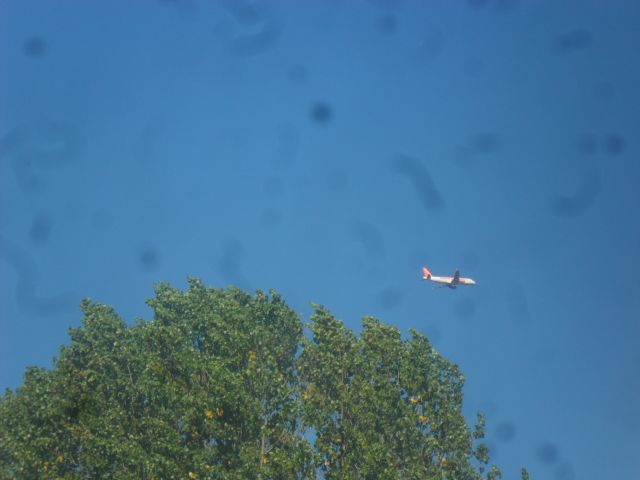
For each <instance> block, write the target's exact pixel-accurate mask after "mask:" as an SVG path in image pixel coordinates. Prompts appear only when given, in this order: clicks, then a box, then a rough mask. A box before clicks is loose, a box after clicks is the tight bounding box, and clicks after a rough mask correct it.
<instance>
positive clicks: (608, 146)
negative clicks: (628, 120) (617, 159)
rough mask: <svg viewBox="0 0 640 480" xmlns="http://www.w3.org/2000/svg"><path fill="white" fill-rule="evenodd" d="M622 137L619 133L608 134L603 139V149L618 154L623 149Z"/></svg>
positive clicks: (611, 153)
mask: <svg viewBox="0 0 640 480" xmlns="http://www.w3.org/2000/svg"><path fill="white" fill-rule="evenodd" d="M624 148H625V144H624V139H623V138H622V137H621V136H620V135H616V134H610V135H607V136H606V137H605V139H604V149H605V150H606V151H607V153H609V154H610V155H618V154H620V153H622V152H623V151H624Z"/></svg>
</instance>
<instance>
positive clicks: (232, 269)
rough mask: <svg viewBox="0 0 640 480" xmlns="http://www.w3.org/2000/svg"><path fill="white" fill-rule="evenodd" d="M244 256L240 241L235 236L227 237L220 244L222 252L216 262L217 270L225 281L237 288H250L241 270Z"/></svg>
mask: <svg viewBox="0 0 640 480" xmlns="http://www.w3.org/2000/svg"><path fill="white" fill-rule="evenodd" d="M245 256H246V254H245V249H244V245H243V244H242V242H241V241H240V240H238V239H237V238H228V239H227V240H225V242H224V244H223V245H222V254H221V255H220V257H219V259H218V262H217V270H218V272H220V274H221V275H222V278H223V279H224V280H225V281H226V282H230V283H231V284H232V285H234V286H236V287H239V288H244V289H251V288H250V284H249V282H248V280H247V279H246V277H245V276H244V275H243V274H242V272H241V267H242V263H243V262H244V259H245Z"/></svg>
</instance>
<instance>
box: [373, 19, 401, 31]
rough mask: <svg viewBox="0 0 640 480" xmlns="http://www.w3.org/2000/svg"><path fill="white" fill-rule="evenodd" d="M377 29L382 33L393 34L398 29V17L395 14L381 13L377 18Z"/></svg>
mask: <svg viewBox="0 0 640 480" xmlns="http://www.w3.org/2000/svg"><path fill="white" fill-rule="evenodd" d="M376 29H377V30H378V32H379V33H380V34H381V35H391V34H393V33H395V32H396V30H398V19H397V18H396V16H395V15H381V16H380V17H378V19H377V20H376Z"/></svg>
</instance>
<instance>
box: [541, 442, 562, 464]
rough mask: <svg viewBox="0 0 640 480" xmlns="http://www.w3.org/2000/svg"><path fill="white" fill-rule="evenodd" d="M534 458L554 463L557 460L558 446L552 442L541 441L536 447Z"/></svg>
mask: <svg viewBox="0 0 640 480" xmlns="http://www.w3.org/2000/svg"><path fill="white" fill-rule="evenodd" d="M536 458H537V459H538V460H539V461H540V462H542V463H548V464H551V463H555V462H556V460H558V447H556V446H555V445H554V444H553V443H550V442H547V443H543V444H542V445H540V446H539V447H538V448H537V449H536Z"/></svg>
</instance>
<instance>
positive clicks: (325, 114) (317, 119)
mask: <svg viewBox="0 0 640 480" xmlns="http://www.w3.org/2000/svg"><path fill="white" fill-rule="evenodd" d="M309 113H310V115H311V120H313V122H314V123H316V124H318V125H327V124H328V123H330V122H331V119H332V118H333V110H332V109H331V106H330V105H329V104H328V103H326V102H315V103H314V104H313V105H311V111H310V112H309Z"/></svg>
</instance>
